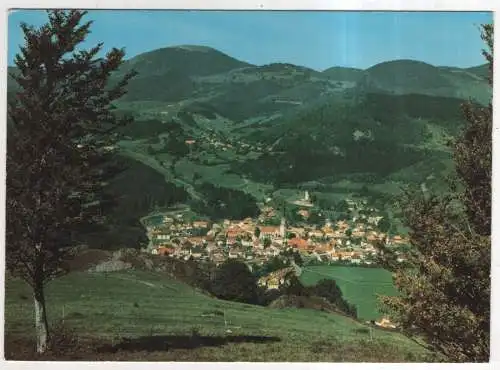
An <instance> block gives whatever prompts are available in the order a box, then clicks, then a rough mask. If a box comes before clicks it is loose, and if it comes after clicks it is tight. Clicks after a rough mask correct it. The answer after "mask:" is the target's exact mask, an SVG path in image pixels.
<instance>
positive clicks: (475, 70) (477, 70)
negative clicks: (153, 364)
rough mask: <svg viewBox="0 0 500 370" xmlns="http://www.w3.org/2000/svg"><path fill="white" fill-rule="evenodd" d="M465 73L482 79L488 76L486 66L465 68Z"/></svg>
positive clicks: (488, 72)
mask: <svg viewBox="0 0 500 370" xmlns="http://www.w3.org/2000/svg"><path fill="white" fill-rule="evenodd" d="M465 71H467V72H469V73H472V74H475V75H476V76H479V77H482V78H484V79H488V77H489V75H490V71H489V67H488V64H482V65H480V66H476V67H470V68H466V69H465Z"/></svg>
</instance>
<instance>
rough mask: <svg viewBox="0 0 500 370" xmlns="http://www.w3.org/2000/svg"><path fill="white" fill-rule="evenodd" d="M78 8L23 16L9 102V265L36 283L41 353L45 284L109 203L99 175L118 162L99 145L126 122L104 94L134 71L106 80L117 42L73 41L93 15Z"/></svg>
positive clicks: (110, 172) (119, 90) (112, 95)
mask: <svg viewBox="0 0 500 370" xmlns="http://www.w3.org/2000/svg"><path fill="white" fill-rule="evenodd" d="M85 14H86V12H83V11H78V10H71V11H69V12H65V11H60V10H56V11H49V12H48V22H47V23H46V24H45V25H43V26H41V27H40V28H38V29H35V28H34V27H32V26H29V25H27V24H25V23H23V24H22V25H21V28H22V31H23V33H24V39H25V44H24V46H23V47H22V48H21V52H20V54H18V55H16V58H15V64H16V66H17V68H18V69H19V74H18V75H13V76H12V77H13V78H14V79H15V81H16V82H17V84H18V85H19V92H18V93H17V96H16V99H15V100H12V101H11V102H10V104H9V111H8V113H9V117H10V118H11V121H12V125H11V126H10V127H9V131H8V139H7V212H6V213H7V220H6V234H7V235H6V265H7V268H8V269H9V271H11V272H12V273H13V274H14V275H17V276H20V277H21V278H23V279H24V280H25V281H26V282H27V283H28V284H29V285H30V286H31V288H32V289H33V295H34V306H35V327H36V334H37V351H38V352H40V353H42V352H44V351H45V350H46V349H47V343H48V338H49V334H50V333H49V328H48V322H47V310H46V301H45V294H44V287H45V285H46V284H47V282H49V281H50V280H52V279H54V278H55V277H57V276H60V275H61V274H63V273H65V272H66V271H65V269H64V268H63V266H64V260H65V258H66V257H67V256H68V254H69V253H70V247H71V246H72V243H74V242H75V241H74V237H75V234H77V233H79V232H85V231H87V230H89V229H90V227H91V226H92V225H96V224H98V223H99V222H102V221H103V220H104V216H103V213H104V211H105V210H106V208H107V207H106V206H108V205H111V204H112V203H113V202H112V198H111V197H110V196H109V194H107V192H106V191H105V189H106V181H107V180H109V178H110V176H114V175H116V172H117V171H118V167H117V166H115V164H114V163H113V162H112V161H110V160H111V159H112V158H113V154H112V152H109V151H107V150H106V148H107V145H109V144H110V143H111V137H112V136H111V135H110V132H111V131H112V130H113V129H115V128H117V127H118V126H120V125H122V124H125V123H128V122H129V121H130V120H129V119H128V118H123V119H122V118H117V117H116V116H115V115H113V114H112V109H113V106H112V105H111V102H112V101H114V100H115V99H117V98H119V97H121V96H122V95H123V94H124V93H125V87H126V84H127V82H128V80H129V79H130V78H131V77H132V76H133V75H134V73H133V72H131V73H127V74H125V75H124V76H123V78H121V79H120V80H119V81H117V83H116V84H115V85H114V86H110V83H109V81H110V76H111V73H112V72H114V71H116V70H117V69H118V67H119V66H120V65H121V64H122V62H123V58H124V55H125V54H124V51H123V50H118V49H115V48H113V49H112V50H111V51H110V52H108V53H107V55H106V56H105V57H104V58H97V57H96V56H97V54H98V53H99V52H100V51H101V49H102V46H103V45H102V44H98V45H97V46H95V47H93V48H92V49H90V50H77V46H78V45H79V44H80V43H81V42H83V41H84V40H85V38H86V36H87V35H88V33H89V32H90V26H91V24H92V22H86V23H84V24H82V25H80V22H81V20H82V18H83V17H84V16H85Z"/></svg>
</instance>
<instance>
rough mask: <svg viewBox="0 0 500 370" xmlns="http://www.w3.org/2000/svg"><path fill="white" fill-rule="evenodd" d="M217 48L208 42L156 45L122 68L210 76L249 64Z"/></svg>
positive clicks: (143, 73)
mask: <svg viewBox="0 0 500 370" xmlns="http://www.w3.org/2000/svg"><path fill="white" fill-rule="evenodd" d="M249 66H251V64H249V63H246V62H242V61H239V60H237V59H235V58H232V57H230V56H229V55H226V54H224V53H222V52H220V51H218V50H215V49H213V48H210V47H205V46H194V45H180V46H173V47H166V48H162V49H156V50H153V51H149V52H146V53H142V54H139V55H137V56H135V57H133V58H131V59H129V60H127V61H126V62H125V63H124V65H123V67H122V68H121V72H122V73H124V72H127V71H128V70H130V69H132V68H133V69H135V70H136V71H137V72H138V73H139V76H141V77H147V76H159V75H163V74H165V73H171V72H177V73H182V74H183V75H187V76H207V75H211V74H217V73H224V72H228V71H230V70H232V69H236V68H243V67H249Z"/></svg>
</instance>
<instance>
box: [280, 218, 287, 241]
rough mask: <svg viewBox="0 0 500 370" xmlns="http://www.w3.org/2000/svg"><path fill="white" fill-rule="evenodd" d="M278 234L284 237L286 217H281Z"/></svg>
mask: <svg viewBox="0 0 500 370" xmlns="http://www.w3.org/2000/svg"><path fill="white" fill-rule="evenodd" d="M280 236H281V237H282V238H283V239H284V238H285V236H286V219H285V217H282V218H281V225H280Z"/></svg>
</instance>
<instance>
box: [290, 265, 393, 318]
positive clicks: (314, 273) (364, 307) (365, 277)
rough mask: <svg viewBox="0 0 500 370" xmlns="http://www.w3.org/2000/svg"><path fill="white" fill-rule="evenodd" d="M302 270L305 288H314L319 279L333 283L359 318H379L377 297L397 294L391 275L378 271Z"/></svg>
mask: <svg viewBox="0 0 500 370" xmlns="http://www.w3.org/2000/svg"><path fill="white" fill-rule="evenodd" d="M303 271H304V272H303V274H302V275H301V277H300V279H301V281H302V282H303V283H304V284H305V285H313V284H315V283H316V282H318V281H319V280H321V279H333V280H335V281H336V282H337V284H338V285H339V286H340V289H342V293H343V294H344V297H345V298H346V299H347V300H348V301H349V302H350V303H353V304H355V305H356V306H357V308H358V316H359V318H360V319H365V320H373V319H378V318H380V316H381V314H380V313H379V311H378V309H377V295H378V294H380V295H394V294H396V289H395V288H394V286H393V284H392V278H391V273H390V272H388V271H386V270H384V269H380V268H364V267H347V266H310V267H306V268H304V269H303Z"/></svg>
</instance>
